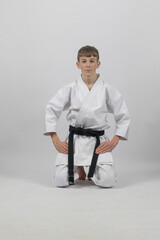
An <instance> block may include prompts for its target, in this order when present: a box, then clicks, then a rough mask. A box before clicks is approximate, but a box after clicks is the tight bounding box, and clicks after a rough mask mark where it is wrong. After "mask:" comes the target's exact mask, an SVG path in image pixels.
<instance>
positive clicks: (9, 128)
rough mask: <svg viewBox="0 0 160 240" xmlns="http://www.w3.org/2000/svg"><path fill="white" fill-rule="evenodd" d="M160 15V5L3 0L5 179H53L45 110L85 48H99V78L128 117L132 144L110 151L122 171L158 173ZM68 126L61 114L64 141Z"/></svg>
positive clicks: (1, 162) (0, 65) (0, 78)
mask: <svg viewBox="0 0 160 240" xmlns="http://www.w3.org/2000/svg"><path fill="white" fill-rule="evenodd" d="M159 13H160V2H159V1H158V0H157V1H156V0H152V1H151V0H150V1H149V0H146V1H143V0H135V1H133V0H130V1H127V0H113V1H111V0H110V1H107V0H100V1H98V0H88V1H87V0H81V1H76V0H60V1H55V0H45V1H44V0H28V1H24V0H14V1H12V0H5V1H4V0H1V2H0V35H1V37H0V52H1V53H0V54H1V55H0V56H1V57H0V82H1V87H0V109H1V121H0V122H1V124H0V133H1V134H0V141H1V142H0V144H1V150H0V171H1V173H2V174H7V175H13V176H21V177H24V178H30V179H34V180H36V181H41V182H46V183H47V184H49V183H50V182H51V181H52V180H51V179H52V171H53V169H54V161H55V156H56V154H57V153H56V150H55V149H54V147H53V145H52V143H51V139H50V137H44V136H43V126H44V109H45V106H46V104H47V102H48V101H49V99H50V98H51V97H52V96H53V94H55V93H56V91H57V90H58V89H59V88H60V87H62V86H63V85H64V84H65V83H68V82H71V81H75V80H76V79H77V77H78V76H79V74H80V72H79V70H78V69H77V68H76V64H75V62H76V56H77V51H78V50H79V48H81V47H82V46H84V45H93V46H95V47H96V48H97V49H98V50H99V53H100V61H101V67H100V68H99V70H98V72H99V73H100V74H101V75H102V76H103V78H105V79H106V81H107V82H109V83H110V84H112V85H114V86H115V87H117V88H118V89H119V91H120V92H121V93H122V94H123V96H124V99H125V101H126V103H127V106H128V109H129V112H130V116H131V127H130V136H129V141H128V142H122V141H121V142H120V143H119V145H118V146H117V148H116V149H115V150H114V152H113V155H114V158H115V162H117V166H118V168H120V169H123V170H127V168H128V167H129V166H132V167H133V168H134V167H135V166H136V167H137V169H138V167H139V164H141V166H142V169H145V167H146V165H147V164H153V165H155V164H157V167H158V165H159V156H160V147H159V134H160V131H159V130H160V114H159V111H160V95H159V90H160V83H159V81H160V47H159V43H160V24H159V23H160V14H159ZM112 122H113V119H112V118H111V123H112ZM67 126H68V125H67V123H66V120H65V114H62V117H61V118H60V121H59V132H58V134H59V136H60V138H61V140H63V137H64V134H65V133H66V132H67ZM113 133H114V129H110V131H109V132H108V135H109V136H112V134H113ZM142 174H143V172H142ZM153 174H154V173H153ZM135 178H136V176H135Z"/></svg>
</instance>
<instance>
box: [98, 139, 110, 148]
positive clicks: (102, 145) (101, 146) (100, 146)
mask: <svg viewBox="0 0 160 240" xmlns="http://www.w3.org/2000/svg"><path fill="white" fill-rule="evenodd" d="M108 145H109V143H108V142H107V141H105V142H103V143H101V145H99V146H98V148H97V149H96V150H102V149H103V148H104V147H107V146H108Z"/></svg>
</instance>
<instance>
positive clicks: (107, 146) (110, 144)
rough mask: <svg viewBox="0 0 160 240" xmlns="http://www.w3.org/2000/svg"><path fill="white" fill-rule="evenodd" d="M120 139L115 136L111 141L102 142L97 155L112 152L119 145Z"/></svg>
mask: <svg viewBox="0 0 160 240" xmlns="http://www.w3.org/2000/svg"><path fill="white" fill-rule="evenodd" d="M119 139H120V137H119V136H114V137H113V139H112V140H111V141H104V142H102V143H101V144H100V145H99V146H98V148H97V149H96V151H95V153H96V154H101V153H105V152H111V151H112V150H113V149H114V148H115V147H116V145H117V144H118V142H119Z"/></svg>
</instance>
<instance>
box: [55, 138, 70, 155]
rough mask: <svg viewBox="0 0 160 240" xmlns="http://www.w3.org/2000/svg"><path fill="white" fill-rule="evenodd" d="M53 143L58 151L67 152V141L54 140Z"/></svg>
mask: <svg viewBox="0 0 160 240" xmlns="http://www.w3.org/2000/svg"><path fill="white" fill-rule="evenodd" d="M53 144H54V146H55V148H56V149H57V151H58V152H60V153H64V154H68V143H67V142H61V141H56V142H53Z"/></svg>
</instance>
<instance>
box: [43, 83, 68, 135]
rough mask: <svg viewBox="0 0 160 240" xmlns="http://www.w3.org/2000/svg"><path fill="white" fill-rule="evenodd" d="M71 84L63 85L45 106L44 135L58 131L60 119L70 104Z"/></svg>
mask: <svg viewBox="0 0 160 240" xmlns="http://www.w3.org/2000/svg"><path fill="white" fill-rule="evenodd" d="M70 89H71V87H70V85H69V84H67V85H65V86H64V87H62V88H61V89H60V90H59V91H58V92H57V93H56V94H55V95H54V96H53V97H52V98H51V99H50V101H49V102H48V104H47V106H46V108H45V124H44V132H43V135H45V136H48V135H50V133H51V132H56V131H57V123H58V119H59V117H60V115H61V113H62V111H65V110H67V109H68V108H69V106H70Z"/></svg>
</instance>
